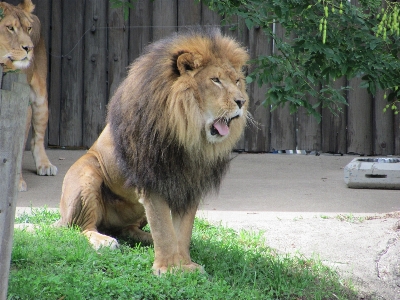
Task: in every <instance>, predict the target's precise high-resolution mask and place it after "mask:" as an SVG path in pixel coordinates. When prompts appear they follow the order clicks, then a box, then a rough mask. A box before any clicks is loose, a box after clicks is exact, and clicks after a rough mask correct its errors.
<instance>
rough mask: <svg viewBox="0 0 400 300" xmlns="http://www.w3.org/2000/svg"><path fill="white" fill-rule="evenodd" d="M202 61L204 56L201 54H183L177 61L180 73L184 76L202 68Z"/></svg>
mask: <svg viewBox="0 0 400 300" xmlns="http://www.w3.org/2000/svg"><path fill="white" fill-rule="evenodd" d="M202 60H203V59H202V56H201V55H199V54H193V53H183V54H181V55H179V56H178V59H177V60H176V65H177V68H178V70H179V73H180V74H181V75H183V74H184V73H186V72H187V71H191V70H194V69H197V68H199V67H201V65H202Z"/></svg>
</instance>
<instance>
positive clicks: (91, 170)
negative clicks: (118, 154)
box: [57, 150, 118, 250]
mask: <svg viewBox="0 0 400 300" xmlns="http://www.w3.org/2000/svg"><path fill="white" fill-rule="evenodd" d="M89 152H90V150H89ZM89 152H88V153H86V154H85V155H84V156H82V157H81V158H80V159H79V160H78V161H77V162H75V164H73V165H72V167H71V168H70V169H69V170H68V172H67V174H66V175H65V178H64V183H63V187H62V195H61V202H60V214H61V220H60V221H58V222H57V226H78V227H79V228H80V229H81V230H82V233H83V235H85V236H86V237H87V238H88V240H89V242H90V244H91V245H92V247H93V248H94V249H96V250H98V249H99V248H101V247H109V248H111V249H115V248H117V247H118V242H117V240H116V239H114V238H112V237H110V236H107V235H105V234H101V233H100V232H98V228H99V226H101V224H102V223H103V221H104V219H105V217H106V216H105V211H104V203H103V194H102V189H103V184H104V180H103V173H102V170H101V167H100V164H99V162H98V160H97V158H96V157H95V156H94V155H92V154H90V153H89Z"/></svg>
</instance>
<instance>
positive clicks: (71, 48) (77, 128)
mask: <svg viewBox="0 0 400 300" xmlns="http://www.w3.org/2000/svg"><path fill="white" fill-rule="evenodd" d="M84 4H85V3H84V1H81V0H70V1H62V10H63V14H64V17H63V28H62V41H63V43H62V53H63V59H62V90H61V125H60V145H61V146H72V147H81V146H82V145H83V142H82V101H83V40H84V39H85V36H84V33H85V31H84V25H83V24H84V21H83V20H84V12H85V7H84ZM77 25H78V26H77ZM86 30H87V29H86Z"/></svg>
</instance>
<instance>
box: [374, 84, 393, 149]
mask: <svg viewBox="0 0 400 300" xmlns="http://www.w3.org/2000/svg"><path fill="white" fill-rule="evenodd" d="M384 94H385V92H384V91H382V90H378V91H377V92H376V94H375V97H374V101H373V112H374V118H373V128H374V131H373V134H374V135H373V153H374V154H375V155H388V154H392V153H393V152H394V141H393V138H394V135H393V129H394V127H393V126H394V124H393V113H392V111H391V110H389V111H387V112H386V113H384V112H383V108H384V107H385V105H386V104H387V103H388V102H387V100H386V99H384Z"/></svg>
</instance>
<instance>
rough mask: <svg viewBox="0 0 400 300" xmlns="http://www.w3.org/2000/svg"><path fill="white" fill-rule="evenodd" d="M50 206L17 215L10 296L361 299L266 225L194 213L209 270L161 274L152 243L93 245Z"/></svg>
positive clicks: (196, 249)
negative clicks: (214, 220) (279, 241)
mask: <svg viewBox="0 0 400 300" xmlns="http://www.w3.org/2000/svg"><path fill="white" fill-rule="evenodd" d="M57 218H58V213H54V212H49V211H48V210H46V209H42V210H36V211H33V212H32V215H31V216H30V215H26V214H25V215H23V216H21V217H19V218H18V219H17V220H16V222H33V221H35V222H36V223H40V224H41V226H40V228H39V229H37V230H36V231H35V232H34V233H29V232H26V231H24V230H15V235H14V246H13V252H12V262H11V272H10V278H9V289H8V299H73V300H75V299H297V300H300V299H307V300H308V299H357V297H356V292H355V291H354V290H353V289H352V288H351V287H348V286H347V285H348V283H345V282H343V281H342V280H341V279H340V278H339V276H338V275H337V273H336V272H335V271H333V270H331V269H329V268H327V267H325V266H324V265H323V264H322V263H321V262H319V261H317V260H316V259H306V258H304V257H301V256H289V255H285V254H278V253H277V252H276V251H275V250H273V249H271V248H269V247H268V246H266V244H265V240H264V238H263V234H262V233H261V232H259V233H255V232H248V231H241V232H239V233H236V232H235V231H233V230H231V229H228V228H225V227H222V226H213V225H211V224H209V223H207V222H206V221H204V220H199V219H196V221H195V228H194V232H193V237H192V246H191V255H192V259H193V260H194V261H196V262H197V263H200V264H201V265H203V266H204V268H205V270H206V272H207V274H199V273H178V274H175V275H171V274H168V275H165V276H161V277H156V276H154V275H152V271H151V266H152V262H153V258H154V251H153V248H152V247H144V246H140V245H129V244H127V243H126V242H124V241H120V242H121V243H122V245H121V247H120V248H119V249H118V250H109V249H101V250H100V251H98V252H96V251H94V250H93V249H92V248H91V247H90V245H89V244H88V242H87V240H86V239H85V238H84V237H83V236H82V235H80V234H79V230H77V229H76V228H58V229H56V228H52V227H50V226H49V225H48V224H51V223H52V222H53V221H54V220H56V219H57Z"/></svg>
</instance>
